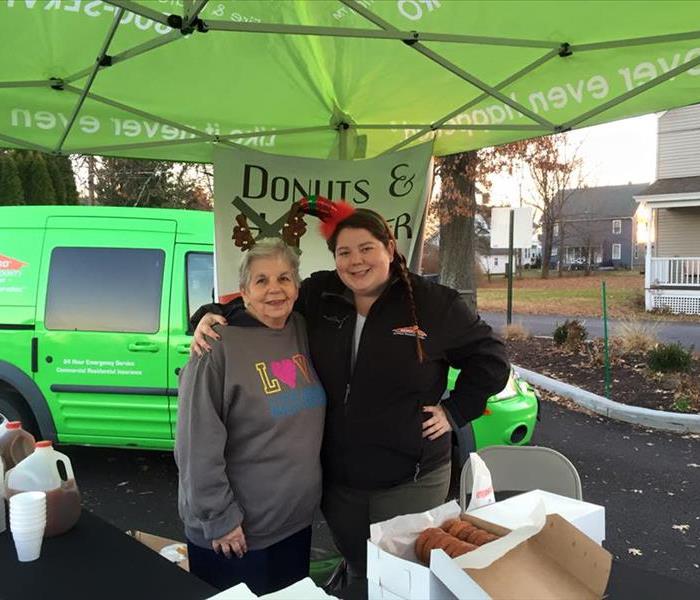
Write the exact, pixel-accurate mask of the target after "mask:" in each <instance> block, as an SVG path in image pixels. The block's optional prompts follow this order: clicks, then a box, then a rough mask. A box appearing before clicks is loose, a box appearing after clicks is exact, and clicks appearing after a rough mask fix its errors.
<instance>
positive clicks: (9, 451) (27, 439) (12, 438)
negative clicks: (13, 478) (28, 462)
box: [0, 421, 34, 472]
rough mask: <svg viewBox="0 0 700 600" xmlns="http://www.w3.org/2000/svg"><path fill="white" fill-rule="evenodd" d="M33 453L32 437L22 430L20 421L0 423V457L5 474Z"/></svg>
mask: <svg viewBox="0 0 700 600" xmlns="http://www.w3.org/2000/svg"><path fill="white" fill-rule="evenodd" d="M33 451H34V436H33V435H32V434H31V433H29V432H28V431H25V430H24V429H22V423H21V422H20V421H3V422H2V423H0V457H1V458H2V461H3V463H4V464H5V472H7V471H9V470H10V469H11V468H12V467H14V466H15V465H16V464H17V463H19V462H20V461H22V460H24V459H25V458H26V457H27V456H29V455H30V454H31V453H32V452H33Z"/></svg>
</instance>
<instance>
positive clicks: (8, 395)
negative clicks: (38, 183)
mask: <svg viewBox="0 0 700 600" xmlns="http://www.w3.org/2000/svg"><path fill="white" fill-rule="evenodd" d="M213 220H214V216H213V213H209V212H200V211H186V210H170V209H150V208H118V207H101V206H100V207H94V206H19V207H0V413H2V414H4V415H5V416H6V417H7V418H9V419H12V420H15V419H18V420H21V421H22V422H23V423H24V425H25V427H26V428H27V429H29V430H30V431H32V433H34V434H37V435H40V436H41V438H43V439H50V440H54V441H56V442H60V443H64V444H95V445H103V446H122V447H124V446H135V447H142V448H154V449H156V448H160V449H170V448H172V446H173V438H174V432H175V424H176V417H177V376H178V373H179V370H180V368H181V367H182V366H183V365H184V363H185V362H186V360H187V358H188V355H189V346H190V341H191V335H192V332H191V331H190V330H189V325H188V322H189V316H190V315H191V314H192V313H193V312H194V311H196V310H197V308H199V307H200V306H201V305H202V304H206V303H208V302H211V301H212V299H213V281H214V261H213V231H214V222H213ZM455 376H456V372H455V371H451V373H450V378H449V381H448V384H449V389H452V387H453V386H454V378H455ZM537 413H538V400H537V397H536V394H535V392H534V390H532V388H530V386H528V385H527V384H526V383H525V382H524V381H522V380H518V379H517V378H512V379H511V381H510V382H509V386H507V387H506V389H505V390H504V391H503V392H501V393H500V394H498V395H496V396H493V397H492V398H490V399H489V403H488V408H487V411H486V413H484V416H483V417H481V418H479V419H477V420H476V421H474V422H473V423H471V424H469V425H468V426H467V427H464V428H462V429H461V430H460V431H459V432H457V433H456V441H457V445H458V447H459V450H460V464H461V463H462V462H464V460H466V457H467V456H468V453H469V451H472V450H474V449H476V448H481V447H483V446H487V445H492V444H518V445H520V444H527V443H529V441H530V439H531V437H532V433H533V430H534V427H535V421H536V418H537Z"/></svg>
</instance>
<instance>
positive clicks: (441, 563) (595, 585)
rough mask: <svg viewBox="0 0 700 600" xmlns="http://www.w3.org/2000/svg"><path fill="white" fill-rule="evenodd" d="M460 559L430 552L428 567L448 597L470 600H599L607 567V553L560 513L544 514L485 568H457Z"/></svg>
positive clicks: (610, 560)
mask: <svg viewBox="0 0 700 600" xmlns="http://www.w3.org/2000/svg"><path fill="white" fill-rule="evenodd" d="M470 520H471V519H470ZM485 528H486V527H485ZM516 531H517V530H516ZM514 533H515V532H514ZM514 537H515V536H514ZM497 543H498V541H496V542H491V543H490V544H488V546H491V545H492V544H497ZM475 552H476V551H475ZM470 554H471V553H470ZM465 556H468V555H465ZM460 558H462V557H460ZM460 558H458V559H455V560H452V559H450V558H449V557H448V556H447V555H446V554H445V553H444V552H443V551H442V550H433V552H432V554H431V562H430V568H431V570H432V571H433V572H434V573H435V575H436V576H437V577H438V578H439V579H440V580H441V581H442V582H443V583H444V584H445V585H446V586H447V587H448V589H449V590H450V591H451V592H452V593H453V594H455V595H456V596H457V597H458V598H463V599H467V598H468V599H469V600H472V599H482V598H492V599H493V600H504V599H509V598H521V597H522V598H537V599H538V600H561V598H576V600H594V599H599V598H601V597H602V596H603V594H604V592H605V587H606V585H607V581H608V577H609V575H610V567H611V564H612V557H611V555H610V554H609V553H608V552H607V551H606V550H604V549H602V548H601V547H600V546H598V545H597V544H596V543H595V542H593V541H592V540H590V539H589V538H588V537H587V536H585V535H584V534H582V533H581V532H580V531H579V530H578V529H577V528H576V527H574V526H573V525H571V524H570V523H568V522H567V521H566V520H565V519H563V518H562V517H560V516H559V515H549V516H548V517H547V519H546V522H545V524H544V527H542V529H541V530H540V531H539V532H538V533H536V534H535V535H532V536H530V537H528V538H527V539H525V540H524V541H521V542H520V543H518V544H517V545H515V546H514V547H511V548H510V549H509V550H508V551H507V552H506V553H505V554H501V555H500V557H498V558H496V559H495V560H494V561H493V562H491V563H490V564H489V565H488V566H486V567H484V568H474V567H467V568H465V569H462V568H461V567H460V566H459V563H460Z"/></svg>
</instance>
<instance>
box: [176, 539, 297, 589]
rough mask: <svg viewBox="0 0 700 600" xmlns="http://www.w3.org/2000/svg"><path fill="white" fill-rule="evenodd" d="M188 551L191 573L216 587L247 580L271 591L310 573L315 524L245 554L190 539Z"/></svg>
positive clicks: (258, 587)
mask: <svg viewBox="0 0 700 600" xmlns="http://www.w3.org/2000/svg"><path fill="white" fill-rule="evenodd" d="M187 552H188V557H189V563H190V573H192V574H193V575H196V576H197V577H199V578H200V579H203V580H204V581H206V582H207V583H208V584H210V585H212V586H214V587H215V588H218V589H220V590H225V589H227V588H230V587H232V586H234V585H236V584H239V583H245V584H246V585H247V586H248V587H249V588H250V589H251V591H253V592H254V593H255V594H258V595H262V594H269V593H270V592H275V591H277V590H280V589H282V588H285V587H287V586H289V585H291V584H293V583H294V582H296V581H299V580H300V579H304V577H308V576H309V559H310V554H311V527H306V528H305V529H302V530H301V531H299V532H297V533H295V534H294V535H291V536H289V537H288V538H285V539H283V540H282V541H280V542H277V543H276V544H273V545H272V546H268V547H267V548H264V549H262V550H249V551H248V552H246V553H245V554H244V555H243V557H242V558H238V557H237V556H236V555H233V556H232V557H231V558H226V556H225V555H224V554H218V553H217V552H214V550H212V549H211V548H208V549H207V548H201V547H199V546H196V545H195V544H193V543H192V542H190V541H188V542H187Z"/></svg>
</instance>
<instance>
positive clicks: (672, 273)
mask: <svg viewBox="0 0 700 600" xmlns="http://www.w3.org/2000/svg"><path fill="white" fill-rule="evenodd" d="M650 263H651V264H650V265H649V266H650V267H651V269H650V271H651V272H650V277H649V281H650V283H651V285H652V286H657V285H669V286H678V287H700V256H681V257H678V256H676V257H673V258H655V257H653V258H651V260H650Z"/></svg>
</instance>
